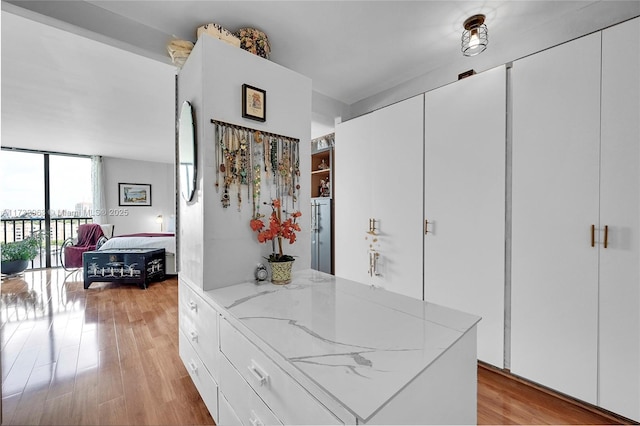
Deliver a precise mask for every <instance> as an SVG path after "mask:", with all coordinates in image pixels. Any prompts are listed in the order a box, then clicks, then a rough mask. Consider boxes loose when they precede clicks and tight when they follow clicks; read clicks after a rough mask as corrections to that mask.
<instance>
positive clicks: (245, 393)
mask: <svg viewBox="0 0 640 426" xmlns="http://www.w3.org/2000/svg"><path fill="white" fill-rule="evenodd" d="M220 383H221V387H223V388H224V395H225V397H226V398H227V400H228V401H229V404H230V405H231V407H233V411H234V412H235V413H236V415H237V417H238V418H239V419H240V421H241V422H242V424H243V425H245V426H264V425H281V424H282V423H281V422H280V421H279V420H278V418H277V417H276V416H275V415H274V414H273V412H271V410H269V407H267V405H266V404H265V403H264V402H263V401H262V400H261V399H260V397H259V396H258V395H257V394H256V393H255V392H254V391H253V389H251V386H249V384H248V383H247V382H245V381H244V379H243V378H242V377H241V376H240V374H238V372H237V371H236V369H235V368H234V367H233V366H232V365H231V364H230V363H229V361H228V360H227V359H226V358H225V357H221V359H220ZM221 423H222V422H221Z"/></svg>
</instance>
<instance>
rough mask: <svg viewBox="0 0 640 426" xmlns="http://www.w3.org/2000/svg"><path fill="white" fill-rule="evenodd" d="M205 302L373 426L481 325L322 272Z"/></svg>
mask: <svg viewBox="0 0 640 426" xmlns="http://www.w3.org/2000/svg"><path fill="white" fill-rule="evenodd" d="M205 295H207V296H208V297H209V298H210V300H211V301H212V303H214V304H215V305H217V306H218V307H219V308H220V311H221V312H222V313H223V317H225V318H226V319H227V320H228V321H229V322H230V323H232V324H233V325H234V326H235V327H238V328H240V327H241V328H243V329H244V332H245V333H247V334H248V335H252V337H253V338H252V340H253V343H254V344H256V345H257V346H259V347H262V348H264V349H265V350H267V352H270V353H272V354H273V353H277V354H278V355H279V356H280V357H282V358H283V359H284V360H286V361H287V362H285V364H286V365H285V366H284V367H283V368H285V369H288V370H289V373H290V374H291V375H293V376H296V375H299V374H300V373H302V375H304V376H305V377H306V378H308V379H309V380H311V381H312V382H313V383H315V384H316V385H317V386H319V387H320V388H321V389H322V390H323V391H324V392H326V393H327V394H328V395H329V396H330V397H332V398H334V399H335V400H336V401H338V402H339V403H340V404H341V405H343V406H344V407H345V408H346V409H347V410H348V411H349V412H351V413H353V414H354V415H355V416H357V417H358V418H360V419H362V420H365V421H366V420H367V419H369V418H371V416H373V415H375V414H376V412H377V411H378V410H380V409H381V407H383V406H384V405H385V404H386V403H387V402H388V401H389V400H390V399H392V398H393V397H394V396H395V395H396V394H397V393H398V392H400V391H401V390H402V389H403V388H405V387H406V386H407V385H408V384H409V383H410V382H411V381H412V380H414V378H416V377H417V376H418V375H419V374H420V373H421V372H423V371H424V370H425V369H427V368H429V366H430V365H431V364H432V363H434V362H435V361H436V360H437V359H438V358H439V357H440V356H441V355H442V354H443V353H444V352H445V351H447V349H448V348H450V347H451V346H452V345H453V344H455V343H456V342H457V341H458V340H459V339H460V338H461V337H462V336H463V335H464V334H465V333H467V332H468V331H469V330H471V329H472V328H473V327H474V326H475V325H476V324H477V323H478V321H479V320H480V318H479V317H477V316H474V315H470V314H466V313H463V312H460V311H456V310H453V309H449V308H445V307H442V306H439V305H435V304H432V303H428V302H422V301H420V300H415V299H411V298H409V297H406V296H402V295H398V294H395V293H391V292H388V291H385V290H382V289H377V288H373V287H370V286H367V285H364V284H359V283H355V282H353V281H349V280H345V279H341V278H337V277H335V276H332V275H328V274H325V273H322V272H318V271H314V270H305V271H299V272H295V273H294V276H293V281H292V282H291V284H288V285H286V286H276V285H273V284H271V283H270V282H263V283H260V284H256V283H255V282H248V283H243V284H237V285H233V286H230V287H226V288H222V289H218V290H212V291H208V292H206V293H205Z"/></svg>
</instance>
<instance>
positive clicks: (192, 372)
mask: <svg viewBox="0 0 640 426" xmlns="http://www.w3.org/2000/svg"><path fill="white" fill-rule="evenodd" d="M178 335H179V336H180V337H179V341H178V344H179V348H180V358H181V359H182V362H184V365H185V367H187V371H188V372H189V376H191V380H193V383H194V384H195V385H196V388H197V389H198V392H200V396H201V397H202V400H203V401H204V403H205V405H206V406H207V408H208V409H209V413H210V414H211V416H212V417H213V418H214V419H217V418H218V385H217V384H216V381H215V380H213V377H211V375H210V374H209V372H208V371H207V369H206V368H205V367H204V364H203V363H202V361H201V360H200V358H199V357H198V355H197V354H196V352H195V350H193V347H192V346H191V344H190V343H189V340H188V339H187V337H186V336H185V335H184V334H183V333H182V332H178Z"/></svg>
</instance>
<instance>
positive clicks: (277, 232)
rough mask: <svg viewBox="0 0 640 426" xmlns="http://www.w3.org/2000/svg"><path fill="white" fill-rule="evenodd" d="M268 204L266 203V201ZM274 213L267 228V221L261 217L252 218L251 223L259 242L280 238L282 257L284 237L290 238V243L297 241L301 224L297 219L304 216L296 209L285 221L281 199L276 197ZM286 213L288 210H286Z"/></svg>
mask: <svg viewBox="0 0 640 426" xmlns="http://www.w3.org/2000/svg"><path fill="white" fill-rule="evenodd" d="M265 204H266V203H265ZM271 209H272V213H271V215H269V227H268V228H266V229H265V223H264V222H263V220H262V219H260V217H255V218H253V219H251V221H250V222H249V225H250V226H251V229H252V230H253V231H256V232H257V233H258V242H259V243H265V242H267V241H271V240H274V239H276V238H277V239H278V249H279V250H278V251H279V256H277V258H282V257H283V256H284V255H283V253H282V239H283V238H284V239H287V240H289V244H293V243H294V242H295V241H296V234H295V232H296V231H300V225H298V224H297V223H296V219H297V218H299V217H300V216H302V213H300V212H299V211H295V212H293V213H290V214H289V216H290V217H288V218H287V219H286V220H285V221H284V222H283V221H282V211H281V203H280V199H278V198H276V199H274V200H273V201H271ZM285 213H286V212H285Z"/></svg>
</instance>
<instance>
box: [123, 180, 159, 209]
mask: <svg viewBox="0 0 640 426" xmlns="http://www.w3.org/2000/svg"><path fill="white" fill-rule="evenodd" d="M118 194H119V202H118V205H120V206H150V205H151V185H147V184H143V183H119V184H118Z"/></svg>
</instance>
